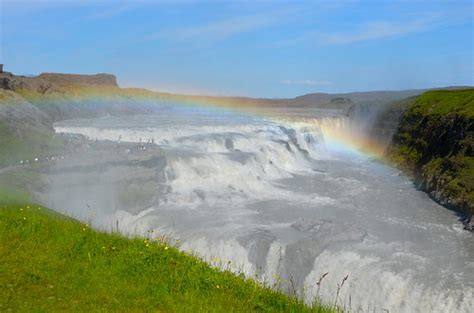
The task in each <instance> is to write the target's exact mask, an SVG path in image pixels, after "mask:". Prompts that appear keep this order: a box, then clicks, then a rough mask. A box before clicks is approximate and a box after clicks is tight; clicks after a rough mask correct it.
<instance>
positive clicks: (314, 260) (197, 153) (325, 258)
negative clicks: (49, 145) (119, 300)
mask: <svg viewBox="0 0 474 313" xmlns="http://www.w3.org/2000/svg"><path fill="white" fill-rule="evenodd" d="M275 110H276V109H275ZM275 110H274V111H272V114H271V118H268V116H270V114H267V115H265V114H262V112H252V113H251V114H248V113H245V114H242V113H236V112H231V111H223V110H216V109H212V108H209V109H201V108H193V107H185V108H182V109H179V108H178V109H171V108H163V111H162V112H161V113H160V114H156V115H147V116H129V117H103V118H97V119H87V120H86V119H80V120H69V121H62V122H59V123H57V124H56V125H55V130H56V131H57V132H62V133H70V134H82V135H85V136H88V137H89V139H91V140H96V139H97V140H99V141H101V140H110V141H114V142H117V144H118V145H119V143H118V142H119V141H120V142H128V143H130V142H133V143H136V144H137V147H139V149H142V148H141V147H145V149H147V147H151V145H152V143H153V144H156V145H157V149H156V155H157V156H159V157H160V160H161V161H160V162H158V163H159V164H158V163H157V165H156V166H148V167H145V168H140V171H145V170H146V171H148V175H149V176H151V177H152V178H151V180H152V183H153V184H152V185H150V184H149V182H147V187H146V188H148V189H147V190H149V189H150V188H151V190H152V192H153V197H152V201H151V202H149V203H150V204H148V205H146V206H145V207H141V208H140V209H137V208H129V209H128V208H127V207H123V205H122V206H117V205H113V206H106V205H104V203H105V202H97V201H96V202H95V204H94V205H93V207H94V212H93V214H92V215H90V212H88V213H87V214H86V213H85V211H84V210H82V209H80V207H82V208H83V207H85V206H86V205H87V206H88V207H90V206H89V204H88V203H90V201H94V200H91V199H92V198H97V197H100V195H94V192H96V193H100V194H101V195H102V196H103V195H104V193H107V192H108V191H107V190H108V189H107V188H105V189H104V188H102V189H97V188H95V189H94V188H92V189H87V192H86V193H85V190H86V189H85V188H86V187H87V186H86V185H87V183H86V182H87V179H86V178H83V179H76V178H74V181H75V183H74V184H73V183H69V184H66V185H67V187H65V184H64V179H63V178H64V175H68V174H64V173H61V174H59V173H56V174H55V175H53V174H51V177H50V179H49V183H50V187H51V190H52V191H51V192H50V194H49V195H48V199H47V202H48V203H49V204H50V205H51V206H52V207H53V208H56V209H58V210H59V209H61V208H62V209H63V211H64V207H63V206H64V201H62V200H61V199H63V198H64V194H67V198H68V199H76V200H74V204H71V205H69V206H67V209H66V210H65V212H66V213H67V214H70V215H72V216H75V217H78V218H82V219H85V220H90V221H91V222H92V224H93V225H94V226H96V227H99V228H101V227H102V228H106V229H107V228H111V227H113V226H114V225H117V227H120V230H121V231H123V232H124V233H138V234H142V235H147V234H150V233H151V232H152V231H153V234H167V235H169V236H170V237H172V238H174V239H179V240H180V249H182V250H184V251H192V252H193V253H196V254H198V255H199V256H201V257H203V258H205V259H206V260H208V261H209V262H210V263H212V264H214V265H216V266H220V267H222V268H230V269H231V270H233V271H235V272H244V273H245V274H246V275H248V276H251V277H256V278H257V279H259V280H261V281H262V282H265V283H266V284H268V285H271V286H279V287H280V288H281V289H282V290H284V291H287V292H288V290H289V292H291V293H293V292H295V293H297V294H298V295H299V296H301V297H304V299H305V300H306V301H307V302H308V303H311V302H312V301H313V299H314V298H315V297H319V298H321V299H322V300H323V302H325V303H328V304H334V303H337V305H340V306H341V307H344V308H345V309H346V310H348V311H349V310H350V311H353V312H374V311H375V312H387V311H389V312H472V308H473V307H474V240H473V234H471V233H469V232H466V231H463V230H462V225H461V224H460V223H459V218H458V217H457V216H456V214H455V213H454V212H452V211H450V210H448V209H446V208H444V207H442V206H440V205H438V204H437V203H435V202H434V201H432V200H431V199H430V198H429V197H428V196H427V195H426V194H425V193H423V192H421V191H419V190H417V189H416V188H415V186H414V185H413V183H412V182H411V181H410V180H409V179H408V178H407V177H405V176H403V175H402V174H401V173H400V172H399V171H398V170H396V169H394V168H391V167H389V166H387V165H384V164H383V162H380V161H379V160H378V159H377V158H374V157H373V156H372V155H370V154H367V153H363V152H360V151H357V149H354V148H353V147H351V145H350V142H344V141H342V142H341V141H339V142H338V141H337V140H334V138H332V134H331V132H332V131H333V130H334V129H338V131H339V132H344V131H346V132H349V133H350V132H351V131H353V130H351V129H350V128H349V127H347V129H344V127H346V126H345V125H347V124H348V123H349V122H348V120H347V117H344V116H342V115H341V116H340V115H338V114H337V112H324V111H321V110H310V109H299V110H296V109H294V110H286V111H285V110H281V109H280V110H276V111H275ZM348 138H350V136H349V137H348ZM140 143H141V144H140ZM121 153H122V152H121ZM123 153H124V155H125V156H124V158H127V157H128V156H127V154H133V153H140V152H135V151H131V150H127V151H125V152H123ZM147 153H150V152H147ZM151 154H153V153H151ZM128 171H130V170H128ZM128 171H125V170H124V171H121V172H120V173H121V174H120V175H118V176H117V177H118V179H115V180H114V181H120V179H121V178H123V179H126V177H125V176H126V175H138V174H137V171H139V170H136V171H133V172H128ZM102 174H103V176H104V177H105V176H106V175H107V173H102ZM59 175H62V176H61V177H62V178H61V179H59V178H58V177H59ZM70 175H72V174H70ZM82 176H87V174H83V175H82ZM103 176H98V178H97V180H101V179H104V178H103ZM94 179H95V178H94ZM71 181H72V180H71ZM137 181H138V182H137ZM137 181H135V182H134V184H135V185H136V188H137V189H138V190H140V183H139V180H137ZM149 186H152V187H149ZM144 188H145V187H144ZM138 194H140V193H138ZM61 197H63V198H61ZM117 198H118V196H117V194H116V193H111V194H110V195H107V197H106V199H107V201H109V202H110V203H112V202H113V203H115V202H114V201H116V199H117ZM81 199H82V200H81ZM81 201H82V202H81ZM86 202H87V203H86ZM91 206H92V205H91ZM326 273H327V274H326ZM324 274H326V275H325V276H324V278H322V279H321V277H323V275H324ZM346 276H347V279H346V280H345V281H344V284H343V285H342V286H341V284H342V282H343V280H344V278H345V277H346ZM320 279H321V281H320V283H319V284H317V282H318V281H319V280H320Z"/></svg>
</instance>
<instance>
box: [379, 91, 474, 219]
mask: <svg viewBox="0 0 474 313" xmlns="http://www.w3.org/2000/svg"><path fill="white" fill-rule="evenodd" d="M388 154H389V157H390V158H391V160H392V161H394V162H395V163H396V164H397V165H399V166H401V167H403V168H405V169H406V170H408V171H409V172H410V173H411V174H413V176H414V177H415V179H416V181H417V183H418V184H419V185H420V186H421V187H422V188H423V189H424V190H426V191H428V192H429V193H430V194H431V195H432V196H433V197H434V198H436V199H437V200H438V201H440V202H441V203H443V204H445V205H448V206H451V207H453V208H455V209H458V210H461V211H464V212H468V211H470V212H473V210H474V89H465V90H435V91H429V92H426V93H424V94H423V95H421V96H419V97H417V98H416V100H415V101H414V102H413V103H412V104H411V105H410V106H409V107H408V109H407V111H406V112H405V113H404V114H403V117H402V119H401V122H400V126H399V128H398V130H397V132H396V134H395V136H394V138H393V145H392V147H391V148H390V149H389V152H388Z"/></svg>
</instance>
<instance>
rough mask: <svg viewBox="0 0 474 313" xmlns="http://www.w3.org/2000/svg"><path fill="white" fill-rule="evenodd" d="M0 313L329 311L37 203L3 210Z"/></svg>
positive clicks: (159, 243) (0, 221) (0, 220)
mask: <svg viewBox="0 0 474 313" xmlns="http://www.w3.org/2000/svg"><path fill="white" fill-rule="evenodd" d="M0 243H1V244H0V264H1V266H0V311H14V312H66V311H67V312H330V311H331V310H329V309H325V308H323V307H320V306H317V305H315V306H314V307H313V308H309V307H307V306H305V305H304V304H303V303H302V302H301V301H299V300H296V299H294V298H290V297H287V296H285V295H283V294H282V293H279V292H277V291H275V290H272V289H269V288H263V287H262V286H260V285H259V284H257V283H256V282H254V281H252V280H248V279H244V278H243V277H241V276H236V275H234V274H232V273H230V272H229V271H218V270H217V269H214V268H211V267H210V266H209V265H207V264H206V263H204V262H202V261H201V260H199V259H197V258H195V257H193V256H190V255H187V254H185V253H183V252H180V251H179V250H177V249H176V248H173V247H170V246H168V245H167V244H166V243H165V242H164V241H162V240H160V239H153V238H150V239H148V240H144V239H143V238H142V239H140V238H135V239H133V238H132V239H127V238H124V237H122V236H120V235H118V234H106V233H102V232H98V231H95V230H93V229H91V228H89V227H88V226H87V225H84V224H81V223H79V222H77V221H75V220H72V219H69V218H66V217H64V216H61V215H59V214H56V213H53V212H52V211H49V210H47V209H45V208H42V207H39V206H35V205H31V204H30V205H28V206H26V205H23V206H18V205H16V206H8V207H3V208H0Z"/></svg>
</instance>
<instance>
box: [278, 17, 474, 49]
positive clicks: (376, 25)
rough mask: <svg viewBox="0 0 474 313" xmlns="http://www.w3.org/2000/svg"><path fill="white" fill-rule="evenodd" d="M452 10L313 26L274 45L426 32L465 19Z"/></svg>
mask: <svg viewBox="0 0 474 313" xmlns="http://www.w3.org/2000/svg"><path fill="white" fill-rule="evenodd" d="M453 12H455V13H457V14H454V13H453ZM453 12H442V13H441V12H437V13H436V12H435V13H429V14H425V15H424V16H422V17H419V18H417V19H412V20H406V19H404V20H397V21H372V22H368V23H363V24H359V25H354V27H352V28H351V29H350V30H348V31H341V32H331V31H328V32H325V31H322V30H317V29H313V30H310V31H307V32H305V33H303V34H300V35H298V36H294V37H293V38H287V39H284V40H281V41H279V42H277V43H276V46H280V47H283V46H293V45H298V44H304V43H312V44H316V45H320V46H332V45H348V44H353V43H360V42H371V41H379V40H385V39H390V38H397V37H403V36H408V35H410V34H416V33H421V32H425V31H430V30H432V29H435V28H437V27H440V26H442V25H445V24H450V23H457V22H460V21H465V20H466V19H467V18H468V15H467V14H466V13H460V12H459V10H456V11H454V10H453Z"/></svg>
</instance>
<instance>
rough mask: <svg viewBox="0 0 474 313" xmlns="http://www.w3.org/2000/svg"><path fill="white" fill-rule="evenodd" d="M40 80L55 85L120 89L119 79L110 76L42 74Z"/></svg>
mask: <svg viewBox="0 0 474 313" xmlns="http://www.w3.org/2000/svg"><path fill="white" fill-rule="evenodd" d="M38 78H41V79H43V80H46V81H48V82H51V83H55V84H73V85H87V86H110V87H118V85H117V78H116V77H115V76H114V75H110V74H95V75H78V74H57V73H42V74H40V75H39V76H38Z"/></svg>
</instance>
